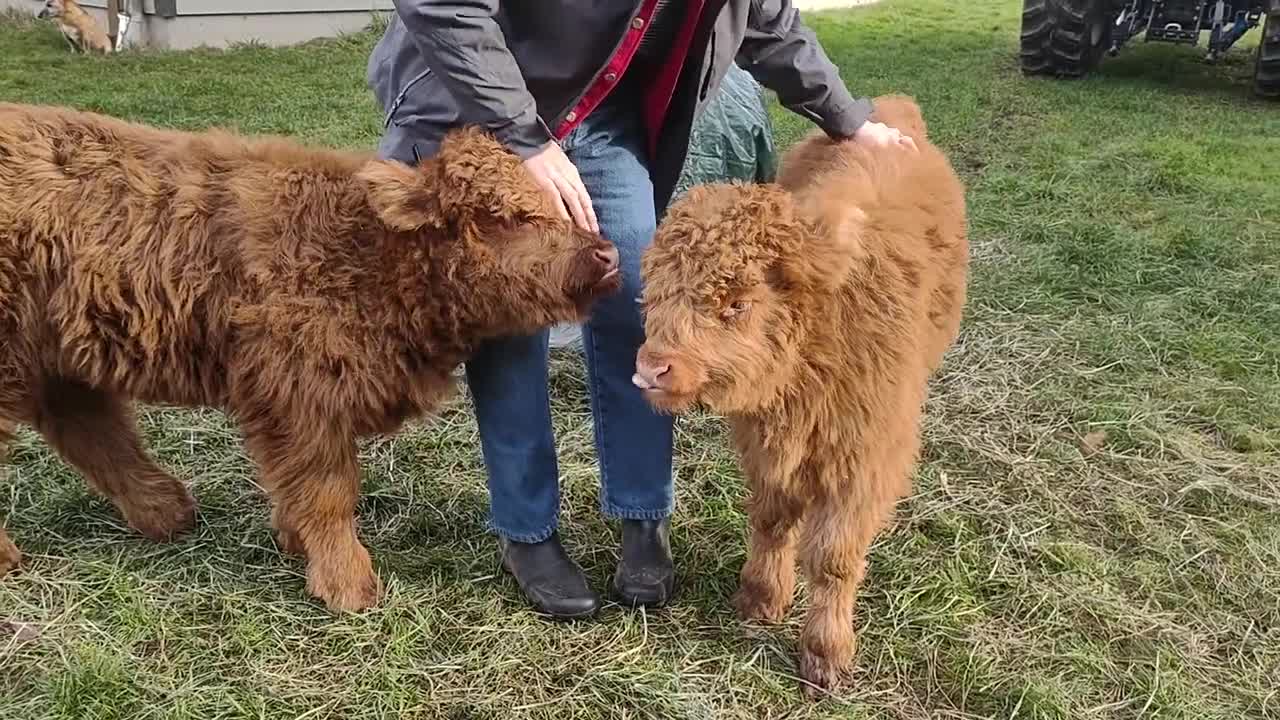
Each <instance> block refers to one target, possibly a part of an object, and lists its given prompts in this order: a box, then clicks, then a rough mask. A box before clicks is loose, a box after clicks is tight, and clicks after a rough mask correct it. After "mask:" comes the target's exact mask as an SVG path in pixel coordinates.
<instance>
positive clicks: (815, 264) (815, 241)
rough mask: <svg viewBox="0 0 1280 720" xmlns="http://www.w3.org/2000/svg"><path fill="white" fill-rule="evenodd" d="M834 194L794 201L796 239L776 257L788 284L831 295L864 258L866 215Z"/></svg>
mask: <svg viewBox="0 0 1280 720" xmlns="http://www.w3.org/2000/svg"><path fill="white" fill-rule="evenodd" d="M838 195H839V194H838V193H833V194H831V195H830V196H826V197H820V198H809V199H805V200H803V201H796V216H797V217H796V224H797V225H798V227H799V228H800V231H799V232H800V240H799V242H798V243H796V244H795V245H794V246H793V247H791V248H787V249H786V251H785V252H784V253H783V254H782V255H781V257H780V260H781V262H780V265H781V267H780V270H781V273H782V276H783V277H784V278H786V279H787V280H788V281H789V282H791V283H795V284H799V285H802V286H806V287H810V288H815V289H818V290H820V291H823V292H832V291H834V290H835V289H836V288H838V287H840V286H841V285H843V284H844V282H845V280H847V279H848V277H849V273H851V272H852V271H853V268H854V266H855V265H856V264H857V263H858V262H860V261H861V260H862V259H863V258H864V257H865V254H866V249H865V247H864V245H863V242H862V234H863V233H864V232H865V231H866V224H867V214H866V213H865V212H863V211H862V209H861V208H859V207H858V206H857V205H855V204H852V203H850V202H849V201H848V199H847V198H841V197H839V196H838Z"/></svg>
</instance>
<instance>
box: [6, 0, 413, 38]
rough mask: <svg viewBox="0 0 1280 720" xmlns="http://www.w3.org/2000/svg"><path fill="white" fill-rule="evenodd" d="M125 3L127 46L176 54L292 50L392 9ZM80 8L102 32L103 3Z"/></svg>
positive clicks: (195, 0)
mask: <svg viewBox="0 0 1280 720" xmlns="http://www.w3.org/2000/svg"><path fill="white" fill-rule="evenodd" d="M124 1H125V2H128V4H129V6H130V7H131V8H133V10H134V12H133V24H132V26H131V27H130V28H129V31H128V36H127V40H128V44H130V45H134V46H137V45H142V46H146V47H158V48H171V49H176V50H182V49H189V48H194V47H201V46H208V47H226V46H227V45H230V44H232V43H238V42H260V43H263V44H266V45H292V44H294V43H300V42H305V41H307V40H312V39H315V38H318V37H332V36H334V35H337V34H339V33H349V32H356V31H359V30H362V29H364V28H365V27H367V26H368V25H369V22H370V21H371V20H372V19H373V16H374V14H375V13H380V12H386V11H388V10H390V9H391V0H175V8H176V10H177V13H178V15H177V16H176V17H172V18H166V17H161V16H159V15H155V14H152V13H154V12H155V0H124ZM80 4H81V6H82V7H84V9H85V10H86V11H88V12H89V14H90V15H92V16H93V19H94V20H96V21H97V22H98V23H99V24H100V25H101V26H102V29H103V30H104V31H105V30H106V29H107V13H106V9H105V8H106V6H107V0H81V3H80ZM43 5H44V0H0V9H4V8H18V9H21V10H26V11H28V12H30V13H32V14H35V13H37V12H39V11H40V8H41V6H43ZM250 11H252V12H250Z"/></svg>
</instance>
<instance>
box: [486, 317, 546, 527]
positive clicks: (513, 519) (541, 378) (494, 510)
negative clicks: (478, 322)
mask: <svg viewBox="0 0 1280 720" xmlns="http://www.w3.org/2000/svg"><path fill="white" fill-rule="evenodd" d="M547 335H548V333H547V331H545V330H544V331H543V332H540V333H538V334H536V335H531V336H520V337H509V338H501V339H498V340H492V341H489V342H487V343H485V344H484V345H483V346H482V347H481V348H480V349H479V351H478V352H476V353H475V354H474V355H473V356H472V358H471V360H470V361H468V362H467V366H466V370H467V387H468V388H469V389H470V391H471V396H472V401H473V403H474V405H475V413H476V424H477V425H478V426H479V429H480V446H481V449H482V451H483V453H484V463H485V467H486V469H487V470H488V475H489V526H490V528H491V529H492V530H493V531H494V532H496V533H497V534H498V535H500V536H501V537H503V538H506V539H508V540H515V541H517V542H540V541H542V540H545V539H547V537H549V536H550V535H551V533H552V532H553V531H554V530H555V529H556V521H557V517H558V514H559V510H560V484H559V469H558V467H557V464H556V446H555V436H554V434H553V433H552V430H551V403H550V399H549V397H548V395H547Z"/></svg>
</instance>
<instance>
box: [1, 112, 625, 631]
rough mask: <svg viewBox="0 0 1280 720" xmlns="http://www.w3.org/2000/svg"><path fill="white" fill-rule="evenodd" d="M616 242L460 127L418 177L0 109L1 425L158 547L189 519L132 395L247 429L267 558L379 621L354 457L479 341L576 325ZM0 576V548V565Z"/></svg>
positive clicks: (380, 165) (217, 135) (605, 275)
mask: <svg viewBox="0 0 1280 720" xmlns="http://www.w3.org/2000/svg"><path fill="white" fill-rule="evenodd" d="M617 287H618V275H617V251H616V250H615V249H614V248H613V246H612V245H611V244H609V243H607V242H605V241H604V240H603V239H601V238H600V237H599V236H598V235H594V234H590V233H586V232H582V231H579V230H576V229H575V228H574V227H573V226H572V225H571V224H570V223H568V222H565V221H562V220H560V219H558V218H557V217H555V215H554V214H553V213H552V212H551V211H550V209H549V207H548V206H547V205H546V204H545V201H544V200H543V196H542V194H541V193H540V192H539V190H538V188H537V187H536V185H534V183H533V181H532V179H531V178H530V177H529V176H528V175H527V173H525V171H524V170H523V168H522V167H521V165H520V162H519V160H518V159H517V158H516V157H515V156H514V155H512V154H510V153H508V152H506V151H504V150H503V149H502V147H501V146H500V145H498V144H497V143H496V142H495V141H493V140H492V139H490V138H489V137H487V136H486V135H483V134H481V133H480V132H479V131H476V130H460V131H457V132H455V133H454V134H452V135H451V136H450V137H449V138H447V139H446V141H445V143H444V145H443V147H442V150H441V152H440V154H439V155H438V156H436V157H435V158H433V159H431V160H428V161H426V162H425V163H424V164H423V165H422V166H420V167H419V168H417V169H414V168H410V167H408V166H405V165H402V164H398V163H394V162H386V161H380V160H375V159H371V158H369V157H366V156H363V155H357V154H352V153H343V152H335V151H329V150H314V149H307V148H304V147H301V146H298V145H295V144H293V143H290V142H287V141H284V140H277V139H269V138H264V139H258V140H248V139H244V138H240V137H236V136H234V135H231V134H227V133H223V132H208V133H201V134H190V133H180V132H170V131H163V130H158V129H153V128H149V127H144V126H140V125H135V124H129V123H125V122H121V121H118V120H114V119H111V118H107V117H102V116H100V115H95V114H90V113H82V112H74V111H69V110H63V109H55V108H47V107H31V106H19V105H9V104H0V338H4V343H3V345H0V429H5V430H9V429H11V428H12V426H13V424H14V423H19V422H21V423H28V424H30V425H32V426H33V427H35V428H36V429H37V430H38V431H39V432H40V433H41V434H42V435H43V436H44V438H45V439H46V440H47V441H48V442H49V444H50V445H52V446H53V447H54V448H55V449H56V450H57V451H58V452H59V453H61V455H62V456H63V457H64V458H65V459H66V460H67V461H68V462H70V463H71V464H72V465H74V466H75V467H77V468H79V470H80V471H81V472H82V473H83V474H84V475H85V477H86V478H87V479H88V480H89V482H90V483H91V484H92V485H93V487H95V488H96V489H97V490H98V491H99V492H101V493H102V494H103V495H105V496H106V497H108V498H109V499H111V501H112V502H114V503H115V504H116V506H117V507H118V508H119V509H120V511H121V512H122V513H123V514H124V517H125V519H126V520H127V521H128V522H129V524H130V525H131V526H132V527H134V528H136V529H137V530H138V531H140V532H142V533H143V534H145V535H147V536H148V537H152V538H166V537H169V536H170V535H172V534H173V533H175V532H178V531H180V530H182V529H183V528H185V527H187V526H188V525H190V523H191V522H192V515H193V502H192V499H191V497H190V495H189V494H188V492H187V490H186V488H185V487H184V486H183V485H182V484H181V483H179V482H178V481H177V480H175V479H174V478H173V477H172V476H170V475H169V474H168V473H166V472H165V471H163V470H161V469H160V468H159V467H157V466H156V464H155V463H154V462H152V460H151V459H150V458H148V457H147V455H146V453H145V452H144V451H143V448H142V443H141V440H140V439H139V437H138V432H137V430H136V428H135V426H134V421H133V417H132V415H131V412H130V409H129V401H130V400H138V401H142V402H147V403H162V404H173V405H180V406H211V407H216V408H221V409H224V410H226V411H229V412H230V413H232V414H233V416H234V417H235V418H236V419H237V420H238V422H239V424H240V427H241V429H242V431H243V433H244V436H245V441H246V445H247V448H248V450H249V453H250V455H251V456H252V457H253V458H254V460H255V461H256V462H257V463H258V464H259V466H260V469H261V473H262V474H261V484H262V486H263V487H264V488H265V489H266V491H267V492H268V493H269V494H270V496H271V499H272V501H273V506H274V507H273V524H274V526H275V528H276V530H277V531H278V533H279V538H280V541H281V545H282V546H283V547H284V548H285V549H286V550H289V551H292V552H298V553H301V554H303V555H305V557H306V559H307V587H308V589H309V590H310V591H311V592H312V593H314V594H315V595H317V596H319V597H320V598H322V599H323V600H324V601H325V602H326V603H328V605H329V606H331V607H333V608H337V609H358V608H363V607H366V606H368V605H371V604H373V603H374V602H375V601H376V598H377V596H378V594H379V587H380V584H379V582H378V578H377V576H376V574H375V573H374V571H373V568H372V566H371V565H370V562H369V555H368V553H367V552H366V551H365V548H364V547H363V546H362V545H361V544H360V542H359V540H358V539H357V537H356V523H355V517H354V510H355V506H356V500H357V495H358V490H359V481H360V472H359V468H358V467H357V465H356V441H357V438H358V437H360V436H365V435H370V434H376V433H389V432H392V431H394V430H396V429H397V428H398V427H399V426H400V425H401V423H402V422H403V421H405V420H407V419H410V418H413V417H415V416H418V415H420V414H422V413H424V412H427V411H430V410H431V409H432V408H433V407H435V406H436V405H438V403H439V402H440V401H441V400H442V399H443V398H444V397H445V396H446V395H447V393H448V391H449V389H450V388H451V387H452V382H451V371H452V369H453V368H454V367H455V366H456V365H457V364H458V363H459V362H460V361H462V360H463V359H464V358H465V357H466V356H467V355H468V353H469V352H470V351H471V350H472V348H473V346H474V345H475V344H476V343H477V342H478V341H481V340H483V339H485V338H489V337H495V336H501V335H508V334H513V333H530V332H533V331H535V330H537V329H540V328H544V327H546V326H548V325H551V324H554V323H557V322H572V321H581V320H582V319H583V317H584V315H585V314H586V312H587V310H588V308H589V306H590V303H591V302H592V300H594V299H595V298H596V297H599V296H600V295H602V294H604V293H608V292H613V291H614V290H616V288H617ZM14 559H15V553H14V551H13V550H12V546H11V545H10V544H9V543H8V541H7V540H6V539H3V538H0V571H3V570H4V569H7V568H6V566H8V565H11V564H12V562H13V560H14Z"/></svg>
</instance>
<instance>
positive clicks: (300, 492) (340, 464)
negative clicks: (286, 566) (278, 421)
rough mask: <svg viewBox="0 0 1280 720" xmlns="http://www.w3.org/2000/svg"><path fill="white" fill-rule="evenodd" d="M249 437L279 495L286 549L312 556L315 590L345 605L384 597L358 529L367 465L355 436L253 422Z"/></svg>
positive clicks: (328, 601)
mask: <svg viewBox="0 0 1280 720" xmlns="http://www.w3.org/2000/svg"><path fill="white" fill-rule="evenodd" d="M321 425H323V423H321ZM245 442H246V445H247V447H248V449H249V453H250V454H251V455H252V456H253V457H254V459H255V460H256V461H257V463H258V465H259V467H260V468H261V471H262V485H263V487H264V488H265V489H266V491H267V493H268V494H269V495H270V496H271V501H272V503H273V506H274V507H273V508H272V523H273V525H274V526H275V528H276V531H277V533H278V535H277V537H278V540H279V542H280V545H281V548H282V549H284V550H285V551H286V552H291V553H295V554H300V555H302V556H304V557H305V558H306V563H307V592H309V593H311V594H312V595H314V596H315V597H318V598H320V599H321V600H323V601H324V603H325V605H327V606H328V607H329V609H331V610H335V611H340V612H354V611H357V610H363V609H365V608H368V607H372V606H373V605H375V604H377V602H378V598H379V596H380V595H381V594H382V583H381V581H380V580H379V579H378V576H377V574H376V573H375V572H374V571H373V562H372V560H371V559H370V558H369V551H368V550H366V549H365V547H364V546H363V545H361V544H360V540H359V538H358V537H357V535H356V516H355V512H356V503H357V502H358V500H359V498H360V468H359V465H358V462H357V457H356V443H355V438H354V435H352V434H351V433H347V432H339V431H337V430H335V429H325V430H319V431H314V430H313V431H311V433H310V434H309V435H307V436H306V437H304V436H303V434H302V433H298V432H291V431H287V430H281V429H280V428H278V427H277V428H272V429H264V428H246V429H245Z"/></svg>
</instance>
